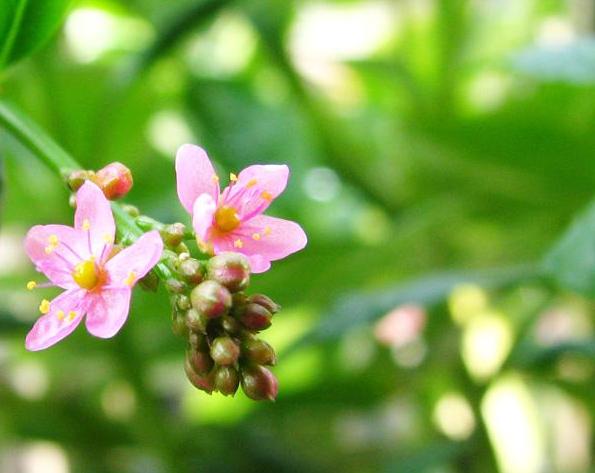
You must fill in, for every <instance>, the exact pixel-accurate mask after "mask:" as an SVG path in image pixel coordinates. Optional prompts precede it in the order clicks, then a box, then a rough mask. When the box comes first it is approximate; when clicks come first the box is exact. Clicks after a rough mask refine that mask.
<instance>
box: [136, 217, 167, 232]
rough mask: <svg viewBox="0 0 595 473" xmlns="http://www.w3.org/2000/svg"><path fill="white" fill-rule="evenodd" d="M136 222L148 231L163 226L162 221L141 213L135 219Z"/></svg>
mask: <svg viewBox="0 0 595 473" xmlns="http://www.w3.org/2000/svg"><path fill="white" fill-rule="evenodd" d="M134 223H136V224H137V225H138V227H139V228H140V229H141V230H143V231H145V232H148V231H149V230H155V229H160V228H161V227H162V224H161V223H159V222H158V221H157V220H155V219H153V218H151V217H149V216H147V215H139V216H138V217H136V219H135V220H134Z"/></svg>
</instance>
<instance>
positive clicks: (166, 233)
mask: <svg viewBox="0 0 595 473" xmlns="http://www.w3.org/2000/svg"><path fill="white" fill-rule="evenodd" d="M185 231H186V227H185V226H184V224H183V223H172V224H171V225H166V226H165V227H163V228H162V229H161V230H160V232H159V233H160V234H161V238H162V240H163V243H165V244H166V245H167V246H171V247H176V246H178V245H179V244H180V243H182V241H183V240H184V232H185Z"/></svg>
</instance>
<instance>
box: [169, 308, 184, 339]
mask: <svg viewBox="0 0 595 473" xmlns="http://www.w3.org/2000/svg"><path fill="white" fill-rule="evenodd" d="M171 330H172V332H173V333H174V335H177V336H178V337H184V338H186V337H187V336H188V327H187V326H186V319H185V317H184V315H183V314H182V313H180V312H179V311H178V310H177V309H176V308H174V310H173V312H172V315H171Z"/></svg>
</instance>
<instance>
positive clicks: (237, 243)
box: [233, 238, 244, 248]
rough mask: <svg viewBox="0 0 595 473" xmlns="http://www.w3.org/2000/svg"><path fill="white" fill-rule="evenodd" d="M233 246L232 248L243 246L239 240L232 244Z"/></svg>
mask: <svg viewBox="0 0 595 473" xmlns="http://www.w3.org/2000/svg"><path fill="white" fill-rule="evenodd" d="M233 246H234V248H242V247H243V246H244V243H243V242H242V240H240V239H239V238H238V239H237V240H236V241H234V242H233Z"/></svg>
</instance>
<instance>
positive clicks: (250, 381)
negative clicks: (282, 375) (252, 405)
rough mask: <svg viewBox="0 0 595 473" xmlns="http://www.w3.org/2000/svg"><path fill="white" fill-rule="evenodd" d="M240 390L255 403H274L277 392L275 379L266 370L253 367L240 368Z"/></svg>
mask: <svg viewBox="0 0 595 473" xmlns="http://www.w3.org/2000/svg"><path fill="white" fill-rule="evenodd" d="M242 389H243V390H244V393H246V396H248V397H249V398H250V399H254V400H255V401H265V400H268V401H274V400H275V398H276V397H277V393H278V392H279V383H278V382H277V378H275V376H274V375H273V373H271V372H270V371H269V370H267V369H266V368H263V367H262V366H258V365H254V366H247V367H244V368H242Z"/></svg>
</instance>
